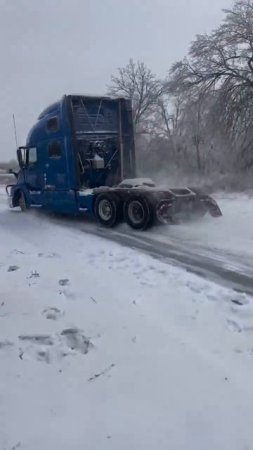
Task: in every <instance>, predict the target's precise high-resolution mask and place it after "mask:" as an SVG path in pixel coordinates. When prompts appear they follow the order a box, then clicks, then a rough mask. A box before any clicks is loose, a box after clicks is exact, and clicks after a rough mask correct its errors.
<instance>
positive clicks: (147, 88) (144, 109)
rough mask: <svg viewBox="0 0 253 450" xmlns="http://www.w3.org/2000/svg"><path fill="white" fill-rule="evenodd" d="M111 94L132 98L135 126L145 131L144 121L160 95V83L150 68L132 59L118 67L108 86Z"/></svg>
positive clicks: (140, 130) (138, 129)
mask: <svg viewBox="0 0 253 450" xmlns="http://www.w3.org/2000/svg"><path fill="white" fill-rule="evenodd" d="M108 89H109V93H110V94H111V95H117V96H118V95H122V96H125V97H128V98H130V99H131V100H132V106H133V118H134V124H135V128H136V130H137V131H139V132H143V131H146V122H147V119H148V118H149V116H150V115H151V114H152V112H153V108H154V105H155V104H156V102H157V100H158V98H159V97H160V95H161V91H162V85H161V83H160V82H159V80H157V79H156V77H155V75H154V74H153V73H152V72H151V70H150V69H149V68H148V67H147V66H146V65H145V64H144V63H143V62H139V61H138V62H137V63H135V62H134V61H133V60H132V59H130V61H129V62H128V64H127V65H126V66H125V67H122V68H118V73H117V75H112V77H111V85H110V86H109V88H108Z"/></svg>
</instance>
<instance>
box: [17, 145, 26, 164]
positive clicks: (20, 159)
mask: <svg viewBox="0 0 253 450" xmlns="http://www.w3.org/2000/svg"><path fill="white" fill-rule="evenodd" d="M17 158H18V164H19V167H20V169H23V167H24V165H25V164H24V160H23V155H22V151H21V149H20V148H18V149H17Z"/></svg>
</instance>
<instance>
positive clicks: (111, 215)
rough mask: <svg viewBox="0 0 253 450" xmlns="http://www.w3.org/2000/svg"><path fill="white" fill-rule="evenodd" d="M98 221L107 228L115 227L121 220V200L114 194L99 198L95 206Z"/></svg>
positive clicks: (103, 195)
mask: <svg viewBox="0 0 253 450" xmlns="http://www.w3.org/2000/svg"><path fill="white" fill-rule="evenodd" d="M94 212H95V216H96V219H97V220H98V222H100V223H101V224H102V225H104V226H106V227H114V226H115V225H116V224H117V223H118V222H119V220H120V200H119V199H118V197H117V196H116V195H114V194H112V193H108V194H100V195H98V196H97V198H96V200H95V205H94Z"/></svg>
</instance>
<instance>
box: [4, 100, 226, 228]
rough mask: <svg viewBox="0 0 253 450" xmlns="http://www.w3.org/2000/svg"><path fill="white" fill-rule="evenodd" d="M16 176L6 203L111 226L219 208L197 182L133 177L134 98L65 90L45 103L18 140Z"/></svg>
mask: <svg viewBox="0 0 253 450" xmlns="http://www.w3.org/2000/svg"><path fill="white" fill-rule="evenodd" d="M17 158H18V162H19V167H20V170H19V172H18V173H15V172H13V173H14V175H15V176H16V183H15V184H12V185H8V186H6V192H7V194H8V197H9V203H10V206H11V207H13V208H14V207H20V208H21V210H22V211H24V210H26V209H27V208H43V209H46V210H51V211H54V212H58V213H64V214H73V215H78V214H88V215H90V216H93V217H95V218H96V219H97V220H98V222H100V223H101V224H103V225H105V226H108V227H113V226H114V225H116V224H117V223H118V222H119V221H121V220H125V221H126V222H127V223H128V224H129V225H130V226H131V227H132V228H134V229H142V230H144V229H146V228H148V227H151V226H152V225H153V224H154V223H155V222H160V223H169V222H171V221H173V220H174V219H175V218H176V217H177V216H180V215H181V214H182V213H183V214H184V213H186V214H188V215H189V214H197V215H200V216H202V215H204V214H205V213H206V212H209V213H210V214H211V215H212V216H213V217H218V216H220V215H221V211H220V209H219V207H218V205H217V203H216V202H215V200H213V199H212V198H211V197H209V196H208V195H205V194H203V193H201V192H200V191H199V190H197V189H195V188H182V189H168V188H160V187H156V186H155V184H154V183H153V182H152V180H150V179H139V178H136V165H135V145H134V131H133V120H132V108H131V102H130V101H129V100H128V99H125V98H110V97H91V96H84V95H65V96H63V98H62V99H61V100H60V101H58V102H56V103H53V104H52V105H50V106H48V107H47V108H46V109H45V110H44V111H43V112H42V113H41V114H40V116H39V117H38V121H37V122H36V124H35V125H34V126H33V128H32V129H31V130H30V132H29V134H28V137H27V141H26V145H25V146H24V147H19V148H18V150H17Z"/></svg>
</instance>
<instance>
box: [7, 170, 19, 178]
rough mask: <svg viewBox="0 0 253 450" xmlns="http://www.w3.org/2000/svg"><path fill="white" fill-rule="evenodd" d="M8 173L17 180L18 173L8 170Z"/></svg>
mask: <svg viewBox="0 0 253 450" xmlns="http://www.w3.org/2000/svg"><path fill="white" fill-rule="evenodd" d="M8 173H9V174H11V175H14V176H15V177H16V178H18V173H17V172H15V170H13V169H9V170H8Z"/></svg>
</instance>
